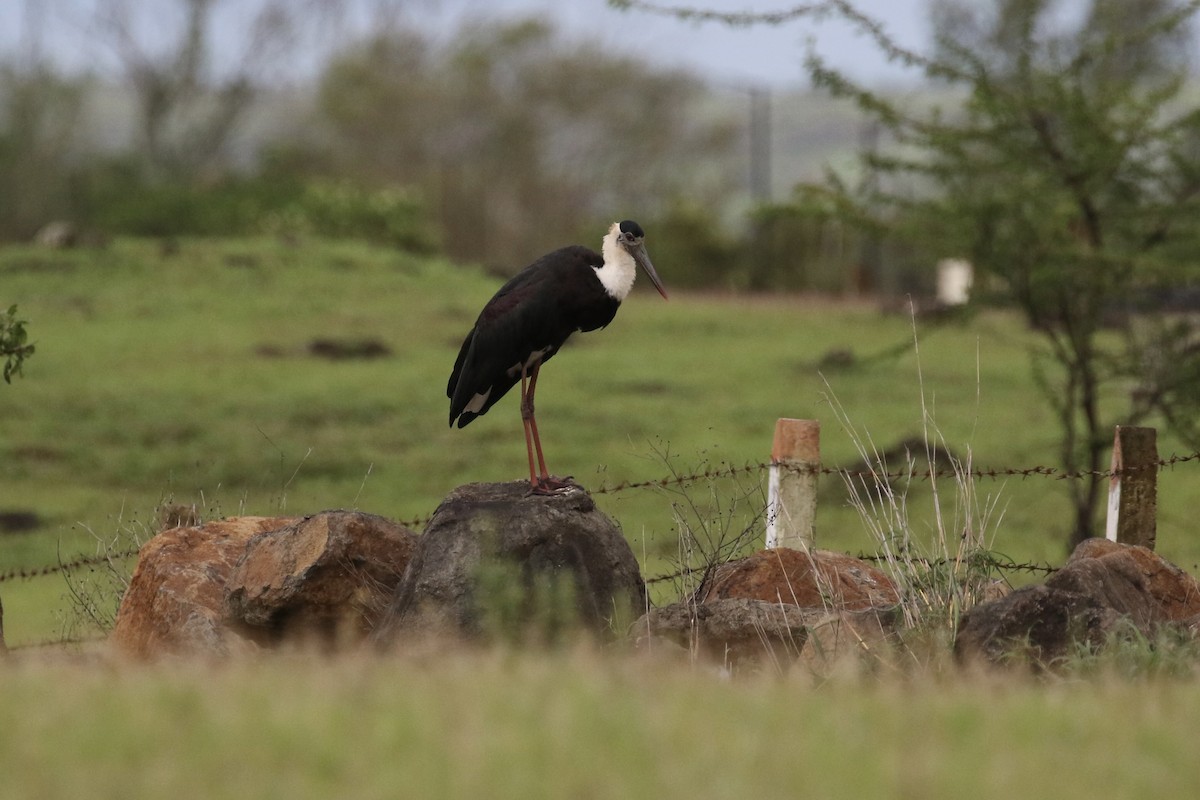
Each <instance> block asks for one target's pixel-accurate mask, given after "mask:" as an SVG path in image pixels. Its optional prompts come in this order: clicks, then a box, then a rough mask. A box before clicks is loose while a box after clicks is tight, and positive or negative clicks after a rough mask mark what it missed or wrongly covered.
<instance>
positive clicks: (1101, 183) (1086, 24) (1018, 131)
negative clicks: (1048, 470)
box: [623, 0, 1200, 545]
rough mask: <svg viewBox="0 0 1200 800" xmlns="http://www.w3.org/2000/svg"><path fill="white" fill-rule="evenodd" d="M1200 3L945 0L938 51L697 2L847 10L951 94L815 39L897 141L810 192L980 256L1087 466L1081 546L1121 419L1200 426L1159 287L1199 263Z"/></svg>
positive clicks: (1074, 455) (822, 75)
mask: <svg viewBox="0 0 1200 800" xmlns="http://www.w3.org/2000/svg"><path fill="white" fill-rule="evenodd" d="M623 4H624V5H629V4H628V3H623ZM635 5H639V6H643V7H645V4H635ZM1198 7H1200V2H1196V0H1091V2H1090V3H1089V4H1088V5H1087V6H1086V7H1084V8H1075V9H1074V10H1075V11H1078V12H1082V13H1078V14H1077V15H1075V16H1072V15H1071V14H1069V13H1066V12H1069V11H1072V9H1070V8H1066V7H1065V6H1064V4H1062V3H1058V2H1055V0H993V2H990V3H980V2H967V1H966V0H938V1H937V2H934V3H933V4H932V5H931V9H932V19H933V21H934V45H933V47H932V48H931V50H930V52H929V53H920V52H915V51H913V50H911V49H908V48H905V47H903V46H902V45H901V44H900V43H898V42H897V40H896V39H894V38H893V37H892V36H890V35H889V34H888V32H887V31H886V30H885V29H884V27H883V26H882V25H881V24H880V23H879V22H878V21H877V20H875V19H872V18H871V17H869V16H867V15H865V14H863V13H861V12H859V11H858V10H857V9H856V8H854V6H853V5H852V4H851V3H850V2H847V1H846V0H828V2H815V3H809V4H806V5H804V6H796V7H794V8H793V9H791V10H789V11H785V12H778V13H775V14H773V15H771V16H769V17H757V18H755V17H753V16H750V17H747V16H746V15H720V14H710V13H709V12H697V11H694V10H692V11H688V12H686V13H687V14H689V15H691V16H696V15H697V14H699V15H702V16H707V17H709V18H715V19H724V20H725V21H726V22H730V23H736V24H746V23H753V22H781V21H787V20H789V19H796V18H799V17H803V16H809V15H814V14H818V15H832V16H836V17H839V18H841V19H843V20H845V21H847V22H849V23H851V24H852V25H854V26H855V27H856V28H858V30H859V31H860V32H861V33H863V34H864V35H865V36H867V37H869V39H870V40H871V41H873V42H874V44H875V45H876V46H877V47H878V48H879V49H880V50H881V51H882V52H883V53H885V54H886V55H887V57H888V58H889V59H890V60H892V61H893V62H896V63H899V64H901V65H903V66H906V67H909V68H911V69H913V70H916V71H918V72H919V73H921V74H922V75H923V76H924V77H925V78H926V79H928V80H929V81H931V82H933V83H936V84H941V85H942V86H943V87H945V92H943V95H944V96H946V97H950V98H953V99H952V100H949V101H947V102H944V103H943V104H942V105H941V106H940V107H927V108H914V107H913V105H912V104H911V103H908V104H906V103H902V102H897V101H896V100H895V99H893V98H892V97H889V96H886V95H884V94H882V93H880V92H877V91H873V90H871V89H869V88H867V87H865V86H863V85H861V84H860V83H857V82H855V81H854V80H852V79H851V78H850V77H849V76H848V75H847V74H846V73H845V72H843V71H841V70H838V69H837V68H835V67H833V66H831V65H830V64H829V63H828V62H827V61H826V60H825V59H823V58H821V57H820V56H819V55H817V54H816V53H815V52H810V54H809V56H808V59H807V66H808V70H809V72H810V74H811V76H812V78H813V80H814V82H815V84H816V85H817V86H818V87H822V88H824V89H826V90H828V91H830V92H832V93H833V94H834V95H836V96H838V97H843V98H849V99H852V100H854V101H855V102H857V104H858V105H859V107H860V108H861V109H862V110H863V112H864V113H865V114H866V115H867V116H868V117H869V118H870V119H871V120H872V121H873V122H874V123H876V124H878V125H880V126H881V127H882V129H883V130H884V131H886V132H887V134H888V136H889V137H890V146H887V147H882V148H880V149H879V150H877V151H875V152H872V153H868V154H865V166H866V168H867V170H868V171H869V173H870V174H871V175H872V179H870V180H865V181H856V182H855V183H854V184H853V185H851V183H850V182H849V181H846V180H842V179H841V178H839V177H838V176H836V175H831V176H830V179H829V180H828V182H827V183H826V184H824V185H822V186H821V187H809V195H810V197H811V196H813V195H817V196H819V197H821V198H822V199H823V200H825V201H826V202H828V203H830V204H831V205H833V206H834V207H836V208H837V209H839V210H840V211H841V212H843V213H844V214H845V215H846V216H847V217H849V218H851V219H853V220H855V221H857V222H859V223H860V224H863V225H867V226H872V227H875V228H877V229H882V230H884V231H886V232H887V233H888V234H889V235H892V236H895V237H899V238H901V239H904V240H906V241H908V242H909V243H910V244H911V245H913V246H914V247H916V248H918V250H919V251H921V252H923V253H925V254H927V255H928V256H929V259H928V260H929V261H930V262H931V263H932V261H933V259H934V258H936V257H944V256H948V255H955V256H965V257H967V258H969V259H970V260H971V261H972V262H973V263H974V265H975V267H976V270H977V274H978V275H979V276H980V277H979V282H980V283H981V285H982V286H983V287H986V288H988V289H990V290H991V293H992V296H993V297H999V298H1000V299H1002V300H1004V301H1007V302H1010V303H1013V304H1015V305H1016V306H1017V307H1018V308H1019V309H1020V310H1021V311H1022V312H1023V314H1024V315H1025V317H1026V318H1027V320H1028V322H1029V324H1030V326H1031V327H1032V328H1033V329H1034V330H1035V331H1037V333H1038V334H1040V336H1039V341H1040V342H1041V345H1040V346H1039V347H1038V348H1037V349H1036V352H1035V353H1034V355H1033V369H1034V374H1035V376H1036V378H1037V381H1038V384H1039V386H1040V387H1041V389H1042V392H1043V395H1044V397H1045V399H1046V401H1047V402H1048V403H1049V405H1050V406H1051V407H1052V408H1053V410H1054V413H1055V415H1056V418H1057V420H1058V423H1059V430H1060V459H1061V466H1062V467H1063V469H1065V470H1066V471H1068V472H1071V473H1079V474H1080V475H1081V478H1080V480H1077V481H1067V482H1066V485H1067V487H1068V491H1069V492H1070V495H1071V501H1072V504H1073V507H1074V512H1075V519H1074V522H1073V525H1072V529H1071V534H1070V543H1071V544H1072V545H1073V544H1074V543H1075V542H1078V541H1080V540H1082V539H1083V538H1086V537H1088V536H1090V535H1092V531H1093V530H1094V524H1095V514H1096V510H1097V507H1098V505H1099V500H1100V498H1101V496H1102V493H1103V488H1104V485H1105V483H1106V479H1105V478H1103V477H1102V475H1101V474H1100V473H1101V472H1102V470H1103V468H1104V466H1105V463H1104V460H1103V459H1104V456H1105V453H1106V451H1107V448H1108V447H1109V446H1110V444H1111V437H1112V426H1113V425H1114V424H1120V423H1125V424H1134V423H1136V422H1139V421H1143V420H1147V419H1152V418H1154V416H1155V415H1158V416H1160V417H1161V418H1163V419H1165V421H1167V422H1168V423H1169V424H1171V425H1172V426H1173V427H1174V428H1175V430H1176V431H1177V432H1178V433H1179V434H1180V435H1181V436H1183V437H1184V438H1185V440H1188V439H1190V440H1191V441H1192V442H1195V441H1196V438H1197V437H1196V433H1197V428H1196V425H1195V423H1194V422H1193V419H1194V416H1195V415H1194V413H1193V412H1194V411H1195V410H1196V407H1197V405H1198V401H1197V399H1196V398H1197V396H1198V395H1200V391H1198V390H1200V345H1198V342H1200V331H1198V330H1197V327H1196V325H1195V323H1193V322H1192V321H1191V320H1190V319H1189V317H1188V316H1186V315H1183V314H1171V313H1162V312H1163V309H1162V305H1161V303H1162V300H1163V299H1164V298H1169V297H1171V296H1172V295H1173V294H1175V293H1177V292H1178V289H1179V288H1180V287H1184V286H1187V285H1188V284H1189V283H1191V282H1193V281H1195V280H1196V279H1197V277H1200V264H1198V263H1197V254H1198V253H1200V159H1198V158H1197V156H1198V155H1200V109H1198V108H1196V106H1195V104H1194V103H1193V102H1189V101H1188V98H1187V97H1186V95H1185V94H1184V93H1183V91H1182V90H1183V88H1184V83H1185V80H1186V77H1187V68H1188V55H1189V52H1188V45H1189V43H1190V41H1191V37H1190V30H1189V23H1190V22H1191V20H1192V18H1193V17H1194V15H1195V13H1196V11H1197V8H1198ZM660 10H662V9H660ZM1144 312H1150V313H1144Z"/></svg>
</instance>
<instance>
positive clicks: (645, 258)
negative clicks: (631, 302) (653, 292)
mask: <svg viewBox="0 0 1200 800" xmlns="http://www.w3.org/2000/svg"><path fill="white" fill-rule="evenodd" d="M629 252H630V254H632V255H633V260H634V261H636V262H637V263H638V264H640V265H641V267H642V269H644V270H645V271H646V276H647V277H648V278H650V282H651V283H653V284H654V288H655V289H658V293H659V294H661V295H662V296H663V300H667V299H668V298H667V290H666V289H665V288H663V284H662V280H660V279H659V277H658V273H657V272H655V271H654V265H653V264H651V263H650V255H649V254H648V253H647V252H646V246H645V245H643V244H638V245H637V246H635V247H632V248H630V250H629Z"/></svg>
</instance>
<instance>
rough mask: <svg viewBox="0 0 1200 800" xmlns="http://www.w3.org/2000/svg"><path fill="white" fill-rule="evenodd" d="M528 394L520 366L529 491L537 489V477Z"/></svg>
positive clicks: (539, 453)
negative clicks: (534, 464) (534, 465)
mask: <svg viewBox="0 0 1200 800" xmlns="http://www.w3.org/2000/svg"><path fill="white" fill-rule="evenodd" d="M535 375H536V373H535ZM528 396H529V395H528V392H527V390H526V388H525V368H524V367H521V424H522V425H524V427H525V450H526V451H527V452H528V453H529V489H530V491H537V488H538V477H537V472H536V471H535V470H534V467H533V433H532V420H533V404H532V403H531V402H529V401H528V400H527V399H526V398H527V397H528ZM541 455H542V452H541V448H540V447H539V448H538V457H539V458H541ZM542 471H543V472H544V471H545V467H543V468H542Z"/></svg>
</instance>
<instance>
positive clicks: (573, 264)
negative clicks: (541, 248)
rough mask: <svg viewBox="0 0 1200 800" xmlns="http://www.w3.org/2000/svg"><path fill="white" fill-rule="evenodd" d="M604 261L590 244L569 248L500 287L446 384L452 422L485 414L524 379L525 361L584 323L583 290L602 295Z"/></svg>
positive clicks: (542, 355) (547, 354)
mask: <svg viewBox="0 0 1200 800" xmlns="http://www.w3.org/2000/svg"><path fill="white" fill-rule="evenodd" d="M601 263H602V259H601V257H600V256H599V255H598V254H596V253H594V252H592V251H591V250H588V249H587V248H586V247H566V248H563V249H561V250H556V251H554V252H553V253H550V254H549V255H546V256H543V257H542V258H540V259H538V260H537V261H535V262H534V263H533V264H530V265H529V266H528V267H526V268H525V269H523V270H522V271H521V272H519V273H518V274H517V275H515V276H513V278H512V279H511V280H509V281H508V282H507V283H506V284H504V286H502V287H500V290H499V291H498V292H496V294H495V296H493V297H492V299H491V300H489V301H488V303H487V305H485V306H484V307H483V311H481V312H480V314H479V318H478V319H477V320H476V321H475V327H474V328H472V330H471V332H470V333H469V334H467V337H466V339H464V340H463V343H462V347H461V348H460V349H459V352H458V358H457V359H455V362H454V369H453V371H452V372H451V374H450V380H449V381H448V382H447V384H446V396H447V397H449V398H450V424H451V425H453V424H454V422H455V420H457V421H458V427H460V428H461V427H463V426H464V425H466V424H468V423H469V422H470V421H471V420H473V419H474V418H475V417H477V416H479V415H481V414H484V413H487V410H488V409H489V408H491V407H492V406H493V405H494V404H495V403H496V401H497V400H499V399H500V398H501V397H503V396H504V395H505V394H506V393H507V392H508V390H509V389H511V388H512V387H513V386H514V385H515V384H516V383H517V382H518V381H519V380H520V379H521V367H522V365H531V363H545V362H546V361H548V360H549V359H550V358H551V357H553V356H554V354H555V353H557V352H558V349H559V348H560V347H561V346H562V344H563V342H565V341H566V340H567V337H569V336H570V335H571V334H572V333H573V332H574V331H576V330H578V329H579V327H580V326H579V321H578V319H577V316H578V314H577V309H578V306H579V304H580V300H581V293H587V294H589V295H596V294H597V292H598V293H599V294H600V295H601V296H602V295H603V287H601V286H600V282H599V280H598V279H597V278H596V267H598V266H599V265H600V264H601ZM614 303H615V301H614ZM615 308H616V307H615V304H614V306H613V311H614V312H615ZM610 318H611V317H610Z"/></svg>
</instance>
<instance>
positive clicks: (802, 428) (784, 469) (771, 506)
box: [767, 419, 821, 550]
mask: <svg viewBox="0 0 1200 800" xmlns="http://www.w3.org/2000/svg"><path fill="white" fill-rule="evenodd" d="M820 466H821V423H820V422H818V421H817V420H815V419H780V420H778V421H776V423H775V442H774V444H773V445H772V446H771V479H770V484H769V489H768V493H767V547H768V548H775V547H790V548H794V549H797V550H803V549H805V548H808V547H811V546H812V544H813V522H814V521H815V519H816V514H817V471H818V469H819V468H820Z"/></svg>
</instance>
